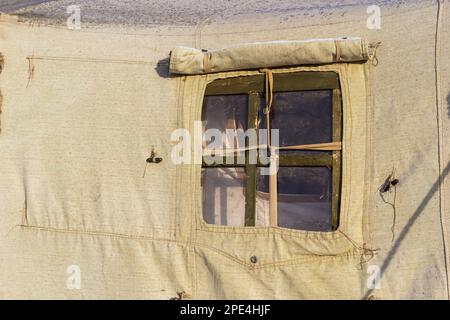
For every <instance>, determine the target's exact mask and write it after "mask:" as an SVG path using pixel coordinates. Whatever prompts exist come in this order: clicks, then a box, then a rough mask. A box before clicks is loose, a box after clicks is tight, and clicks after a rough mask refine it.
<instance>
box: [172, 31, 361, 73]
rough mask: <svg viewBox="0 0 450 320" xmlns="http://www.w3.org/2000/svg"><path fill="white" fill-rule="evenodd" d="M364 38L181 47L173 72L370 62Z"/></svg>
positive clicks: (174, 55)
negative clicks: (214, 47)
mask: <svg viewBox="0 0 450 320" xmlns="http://www.w3.org/2000/svg"><path fill="white" fill-rule="evenodd" d="M368 58H369V55H368V46H367V42H366V41H365V40H364V39H361V38H354V37H352V38H347V37H343V38H336V39H311V40H296V41H271V42H256V43H247V44H240V45H235V46H230V47H226V48H223V49H218V50H211V51H206V50H199V49H195V48H188V47H182V46H178V47H175V48H174V49H173V50H172V51H171V53H170V72H171V73H174V74H186V75H189V74H206V73H215V72H222V71H232V70H250V69H260V68H275V67H285V66H300V65H319V64H327V63H335V62H359V61H367V60H368Z"/></svg>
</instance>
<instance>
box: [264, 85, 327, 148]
mask: <svg viewBox="0 0 450 320" xmlns="http://www.w3.org/2000/svg"><path fill="white" fill-rule="evenodd" d="M332 99H333V94H332V91H331V90H315V91H293V92H278V93H275V94H274V100H273V106H272V112H271V120H270V121H271V128H272V129H278V130H279V136H280V146H293V145H302V144H313V143H324V142H331V141H333V136H332V132H333V131H332V126H333V114H332V110H333V105H332ZM263 105H265V102H264V103H263ZM262 109H263V108H262ZM262 109H261V112H260V119H261V121H260V127H261V128H266V119H265V117H266V116H265V115H264V114H263V112H262ZM282 153H285V154H286V153H288V154H316V153H324V152H323V151H293V150H287V151H280V154H282Z"/></svg>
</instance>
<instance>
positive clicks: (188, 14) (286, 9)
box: [0, 0, 433, 26]
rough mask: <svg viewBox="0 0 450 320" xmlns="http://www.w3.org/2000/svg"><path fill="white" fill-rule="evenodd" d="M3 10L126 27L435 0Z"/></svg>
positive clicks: (13, 2)
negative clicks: (74, 11) (75, 11)
mask: <svg viewBox="0 0 450 320" xmlns="http://www.w3.org/2000/svg"><path fill="white" fill-rule="evenodd" d="M0 1H1V3H0V11H2V12H8V13H14V14H18V15H19V16H20V17H21V19H23V20H34V21H35V20H38V21H41V22H44V23H50V24H63V23H65V22H66V20H67V17H68V16H69V15H68V14H67V12H66V10H67V7H68V6H70V5H78V6H79V7H80V9H81V15H82V20H83V22H87V23H94V24H125V25H140V26H151V25H195V24H198V23H200V22H205V21H208V20H209V19H211V18H212V17H214V18H215V19H227V18H228V17H235V16H239V15H242V14H246V15H248V14H256V15H264V14H270V15H271V16H274V15H275V16H276V15H278V16H282V17H289V16H308V15H314V14H321V15H323V14H326V13H327V12H330V11H333V10H336V9H337V8H348V9H350V8H351V7H355V6H364V5H373V4H378V5H389V6H401V5H408V3H411V2H418V1H420V2H431V1H433V0H341V1H338V0H306V1H299V0H53V1H49V0H0Z"/></svg>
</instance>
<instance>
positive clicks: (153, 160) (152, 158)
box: [147, 150, 162, 163]
mask: <svg viewBox="0 0 450 320" xmlns="http://www.w3.org/2000/svg"><path fill="white" fill-rule="evenodd" d="M161 161H162V158H161V157H156V154H155V151H154V150H152V152H151V154H150V158H148V159H147V163H160V162H161Z"/></svg>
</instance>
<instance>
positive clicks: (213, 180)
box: [202, 168, 245, 227]
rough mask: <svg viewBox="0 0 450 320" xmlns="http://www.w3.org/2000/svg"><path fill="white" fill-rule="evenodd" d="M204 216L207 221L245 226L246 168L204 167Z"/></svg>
mask: <svg viewBox="0 0 450 320" xmlns="http://www.w3.org/2000/svg"><path fill="white" fill-rule="evenodd" d="M202 193H203V218H204V219H205V221H206V222H207V223H210V224H218V225H227V226H240V227H242V226H244V223H245V169H244V168H203V169H202Z"/></svg>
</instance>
